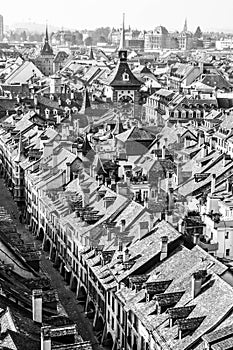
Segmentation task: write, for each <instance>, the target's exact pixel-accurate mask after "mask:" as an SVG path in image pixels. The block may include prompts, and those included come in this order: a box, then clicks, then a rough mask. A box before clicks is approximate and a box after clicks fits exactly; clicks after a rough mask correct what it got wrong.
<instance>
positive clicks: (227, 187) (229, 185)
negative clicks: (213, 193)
mask: <svg viewBox="0 0 233 350" xmlns="http://www.w3.org/2000/svg"><path fill="white" fill-rule="evenodd" d="M231 190H232V181H231V179H229V178H228V179H227V181H226V191H227V192H231Z"/></svg>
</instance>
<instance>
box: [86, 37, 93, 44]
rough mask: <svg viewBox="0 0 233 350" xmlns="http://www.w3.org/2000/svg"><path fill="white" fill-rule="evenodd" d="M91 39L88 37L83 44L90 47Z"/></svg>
mask: <svg viewBox="0 0 233 350" xmlns="http://www.w3.org/2000/svg"><path fill="white" fill-rule="evenodd" d="M92 41H93V40H92V37H91V36H88V37H87V38H86V39H85V40H84V44H85V46H91V45H92Z"/></svg>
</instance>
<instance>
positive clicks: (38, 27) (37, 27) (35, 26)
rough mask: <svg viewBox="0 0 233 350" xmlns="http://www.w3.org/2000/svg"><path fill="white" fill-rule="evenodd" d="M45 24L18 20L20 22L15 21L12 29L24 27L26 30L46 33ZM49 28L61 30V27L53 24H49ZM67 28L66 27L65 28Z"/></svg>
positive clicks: (50, 30)
mask: <svg viewBox="0 0 233 350" xmlns="http://www.w3.org/2000/svg"><path fill="white" fill-rule="evenodd" d="M45 26H46V24H45V23H44V24H40V23H33V22H21V23H20V22H18V23H14V24H13V25H12V26H11V28H10V29H15V30H17V29H20V30H21V29H22V30H25V31H29V32H31V33H44V32H45ZM48 29H49V32H56V31H58V30H61V27H60V28H59V27H56V26H53V25H49V24H48ZM64 29H65V28H64Z"/></svg>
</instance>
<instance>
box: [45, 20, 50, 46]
mask: <svg viewBox="0 0 233 350" xmlns="http://www.w3.org/2000/svg"><path fill="white" fill-rule="evenodd" d="M45 42H47V43H48V42H49V35H48V25H47V23H46V29H45Z"/></svg>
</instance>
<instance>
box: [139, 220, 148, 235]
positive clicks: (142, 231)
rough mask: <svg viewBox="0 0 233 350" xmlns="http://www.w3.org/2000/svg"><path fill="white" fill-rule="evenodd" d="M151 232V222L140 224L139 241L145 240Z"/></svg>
mask: <svg viewBox="0 0 233 350" xmlns="http://www.w3.org/2000/svg"><path fill="white" fill-rule="evenodd" d="M148 231H149V222H148V221H141V222H139V232H140V233H139V239H141V238H143V237H144V236H145V235H146V234H147V233H148Z"/></svg>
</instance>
